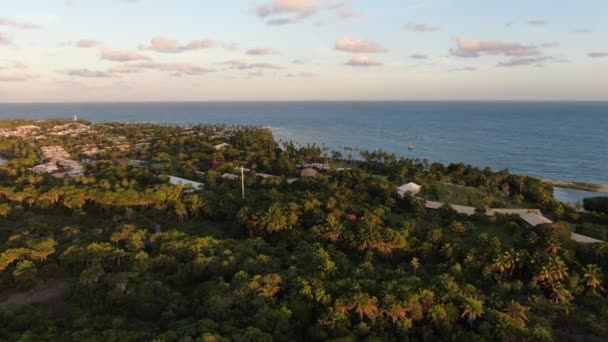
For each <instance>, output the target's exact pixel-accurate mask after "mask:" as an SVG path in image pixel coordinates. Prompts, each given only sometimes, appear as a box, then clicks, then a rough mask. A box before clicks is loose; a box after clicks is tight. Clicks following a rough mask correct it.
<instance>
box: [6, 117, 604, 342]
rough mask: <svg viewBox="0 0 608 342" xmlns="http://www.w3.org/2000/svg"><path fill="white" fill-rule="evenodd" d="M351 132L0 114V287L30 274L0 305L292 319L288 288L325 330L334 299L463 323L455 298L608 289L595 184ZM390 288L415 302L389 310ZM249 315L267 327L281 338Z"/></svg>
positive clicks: (479, 303)
mask: <svg viewBox="0 0 608 342" xmlns="http://www.w3.org/2000/svg"><path fill="white" fill-rule="evenodd" d="M406 148H407V147H406ZM351 150H352V149H350V148H345V149H344V150H342V151H339V150H338V151H327V150H325V149H323V148H321V147H319V146H316V145H297V144H294V143H293V142H289V141H287V142H277V141H275V139H274V136H273V135H272V132H271V131H270V130H268V129H265V128H260V127H247V126H240V127H230V126H224V125H205V124H198V125H170V124H163V125H160V124H151V123H109V122H105V123H91V122H87V121H82V120H81V121H61V120H48V121H34V120H26V121H24V120H15V121H6V122H0V157H1V158H2V160H3V163H2V164H1V165H0V227H2V229H0V241H4V242H0V243H2V244H3V245H2V246H3V247H2V249H0V292H2V291H7V289H8V288H9V287H10V288H19V289H23V290H19V292H17V293H10V294H8V295H6V296H7V297H2V296H0V321H1V320H2V319H4V318H3V317H4V316H3V314H4V312H11V311H4V310H5V309H4V308H9V307H14V306H13V305H14V303H17V304H21V305H26V304H31V305H33V308H34V309H32V310H38V309H37V308H38V307H39V306H40V307H45V305H46V306H48V305H51V307H53V308H55V307H57V306H58V307H64V306H69V307H70V308H71V309H70V310H69V311H67V313H64V314H62V315H64V316H61V315H60V316H59V317H69V316H65V315H73V314H76V313H82V312H85V313H86V315H90V316H88V317H96V316H95V314H94V313H91V311H90V310H92V309H93V308H94V309H95V310H100V311H104V310H112V311H113V312H119V313H120V314H121V315H124V317H129V319H136V320H138V322H140V324H144V325H145V326H146V327H147V331H152V332H153V331H157V330H154V329H155V328H154V324H156V323H155V322H158V321H162V320H163V319H165V318H164V317H169V316H170V317H175V316H171V315H176V312H177V311H176V310H183V312H184V313H183V314H184V315H185V316H184V318H183V319H184V320H188V318H186V317H187V316H188V317H190V316H196V315H200V317H203V318H201V319H200V320H196V321H193V323H192V324H198V323H194V322H199V323H200V321H201V320H205V321H206V322H214V323H209V324H211V327H210V328H205V329H211V330H209V331H219V330H214V329H215V328H213V326H216V327H217V325H215V324H217V323H216V321H215V320H220V318H221V317H223V316H222V312H224V311H231V312H232V315H234V316H236V317H241V316H247V314H246V313H248V315H249V316H252V317H254V319H256V320H258V319H262V317H263V319H264V320H265V322H271V321H273V320H268V319H269V317H283V318H281V319H283V321H284V322H285V323H284V324H293V325H296V324H298V323H296V322H299V321H300V319H294V320H293V321H292V320H291V319H292V318H291V317H292V316H290V315H291V314H287V313H286V312H285V311H282V310H283V309H281V307H282V306H281V305H284V303H287V301H295V302H296V303H298V304H297V306H298V307H302V308H309V309H306V310H305V311H306V312H307V313H306V315H307V316H309V317H317V318H311V319H310V320H309V323H308V324H309V325H310V326H311V327H315V329H319V332H320V334H321V335H323V336H330V335H332V336H339V335H341V334H342V333H341V332H337V331H335V330H333V329H334V328H331V326H328V325H327V324H328V323H327V322H326V321H325V320H326V319H329V317H332V316H331V315H338V316H336V317H339V322H342V323H340V324H343V327H342V328H344V327H347V326H348V327H352V326H360V325H361V324H362V323H365V324H367V323H370V324H372V322H375V323H373V324H380V325H387V326H393V327H394V328H395V329H397V328H398V327H401V326H402V324H405V323H404V322H410V323H408V324H410V326H411V328H412V329H418V328H416V327H421V326H423V325H424V324H437V323H433V322H434V321H433V319H434V318H430V317H431V316H428V315H431V312H434V311H433V310H439V309H433V308H434V307H439V306H441V307H443V306H445V307H446V308H452V309H450V310H451V311H450V312H452V313H448V312H447V311H446V312H445V315H443V314H442V315H443V316H438V317H445V318H443V319H445V320H450V321H452V322H454V324H457V325H456V326H457V327H458V329H460V330H459V331H461V333H462V334H463V335H462V336H464V335H466V334H469V333H470V331H471V329H477V327H478V326H479V325H480V324H485V322H487V323H488V324H492V326H494V325H496V324H497V322H496V321H495V318H494V316H492V315H491V314H488V315H485V314H483V313H482V314H481V315H480V316H475V317H473V316H470V314H469V313H468V312H469V310H472V307H469V306H467V305H469V304H466V303H470V304H471V305H475V307H478V308H479V307H481V308H482V309H483V310H484V311H483V312H486V310H487V312H496V313H500V312H504V310H506V309H505V308H510V307H511V306H513V305H514V306H518V305H520V306H525V307H529V306H530V304H529V300H533V301H534V302H535V303H540V304H538V305H542V306H543V307H546V308H547V310H551V312H559V313H560V315H561V316H560V317H562V319H568V320H571V321H574V320H575V319H578V318H574V317H572V316H570V314H569V312H572V311H570V310H574V309H573V308H582V307H584V306H585V305H588V304H587V303H588V302H587V301H588V300H589V299H593V300H597V302H598V303H602V301H605V298H603V297H601V296H602V293H603V291H604V290H603V286H602V285H601V284H602V282H601V281H600V282H597V281H595V280H597V279H601V277H602V272H603V271H602V270H603V268H605V267H608V264H606V263H605V262H604V261H602V260H608V255H606V254H605V253H606V252H605V251H606V250H605V246H606V242H605V241H607V240H608V236H607V235H608V229H607V227H608V212H606V211H607V209H606V197H602V196H598V197H594V198H589V199H585V200H584V201H583V202H582V203H566V202H561V201H558V200H556V199H555V198H554V195H553V188H552V186H551V185H550V184H547V183H544V182H542V181H541V180H539V179H537V178H533V177H527V176H522V175H515V174H511V173H509V172H508V171H507V170H501V171H497V172H493V171H491V170H489V169H483V170H481V169H478V168H475V167H473V166H470V165H464V164H450V165H442V164H439V163H428V162H426V161H420V160H412V159H405V158H399V159H397V158H396V157H395V156H394V155H392V154H390V153H387V152H384V151H381V150H374V151H361V155H360V157H357V158H350V157H348V158H346V157H344V155H345V154H346V153H347V152H350V151H351ZM598 194H600V193H598ZM1 239H3V240H1ZM603 253H604V254H603ZM556 277H557V278H556ZM560 277H561V278H560ZM567 279H584V280H583V282H580V281H579V282H569V281H568V280H567ZM594 279H595V280H594ZM592 280H594V281H592ZM345 284H346V285H345ZM394 284H410V285H408V287H399V288H395V287H394ZM446 286H447V288H446ZM506 286H509V288H511V290H509V291H499V292H497V293H499V294H498V295H497V296H499V297H500V300H498V301H494V300H490V299H489V298H490V297H489V295H488V294H489V293H490V292H491V291H493V289H494V288H496V287H501V288H502V287H506ZM150 289H155V290H154V292H151V290H150ZM192 291H196V293H198V294H197V295H194V294H193V292H192ZM450 291H451V292H450ZM201 293H202V295H201ZM441 293H451V294H450V295H449V296H442V295H441ZM192 296H199V297H201V298H202V302H201V303H191V304H189V300H186V298H192ZM3 298H7V299H3ZM396 298H401V299H399V300H398V301H396ZM522 298H528V299H522ZM529 298H533V299H529ZM355 300H357V301H363V302H365V303H367V304H365V305H369V307H370V309H369V310H372V311H361V312H362V313H361V314H359V313H358V312H357V310H359V309H356V308H357V305H363V304H353V303H355V302H354V301H355ZM408 301H409V302H408ZM426 301H428V302H429V303H434V304H432V306H431V304H428V308H425V306H424V305H427V304H424V303H425V302H426ZM176 302H179V303H181V304H180V305H179V306H178V307H176V306H175V305H174V304H172V303H176ZM363 302H362V303H363ZM57 303H59V304H57ZM132 303H137V305H133V304H132ZM237 303H248V304H247V305H251V306H252V307H255V309H251V308H250V307H241V306H240V304H237ZM282 303H283V304H282ZM408 303H409V304H408ZM504 303H514V304H508V305H509V306H506V307H505V304H504ZM108 305H110V306H111V308H110V306H108ZM201 305H202V306H203V307H205V310H202V311H201V310H198V309H197V308H198V307H199V306H201ZM395 305H397V306H398V307H403V308H405V307H408V308H409V309H407V310H420V311H422V312H426V313H425V314H424V315H423V314H420V315H418V316H416V315H415V311H407V310H406V309H399V310H406V311H404V312H410V313H408V314H407V315H411V316H407V315H406V316H399V315H398V314H395V316H394V317H393V316H391V315H393V314H392V313H391V312H392V311H390V310H392V309H391V308H393V307H394V306H395ZM142 306H145V307H146V310H144V311H141V310H140V309H139V308H140V307H142ZM216 307H221V310H220V309H218V310H219V311H217V310H216V311H213V310H215V309H213V308H216ZM252 310H253V311H252ZM361 310H363V309H361ZM365 310H368V309H365ZM376 310H377V311H376ZM395 310H397V309H395ZM399 310H397V311H399ZM317 311H318V314H314V312H317ZM380 311H381V312H382V314H380V313H376V312H380ZM91 315H92V316H91ZM268 315H269V316H268ZM276 315H279V316H276ZM281 315H285V316H281ZM404 315H405V314H404ZM529 315H530V316H531V317H534V322H536V323H530V325H527V323H521V322H520V323H518V324H519V325H518V326H519V329H524V330H525V331H529V330H528V329H549V327H550V324H551V323H550V322H551V321H550V319H549V318H547V317H550V316H546V315H545V313H544V312H543V311H530V312H529ZM43 317H46V318H45V320H46V321H44V322H48V321H49V320H50V321H53V319H54V318H50V316H43ZM218 317H220V318H218ZM391 317H393V318H391ZM399 317H402V318H399ZM406 317H409V318H406ZM501 317H502V316H501ZM509 317H510V316H509ZM61 319H65V318H61ZM408 319H409V321H408ZM437 319H439V318H437ZM584 319H585V320H587V321H589V322H593V324H597V322H598V318H597V316H585V318H584ZM460 320H462V322H460ZM2 322H3V321H2ZM44 322H40V323H35V324H41V325H44V324H48V323H44ZM141 322H143V323H141ZM249 322H250V321H249V320H248V319H243V320H242V321H238V322H236V323H235V324H236V326H235V327H233V328H231V329H233V332H230V333H229V334H232V336H242V335H240V334H244V332H243V331H246V329H247V328H246V325H247V324H249ZM429 322H430V323H429ZM437 322H440V321H437ZM469 322H471V323H469ZM522 322H524V321H522ZM206 324H207V323H206ZM261 326H265V328H264V330H259V331H256V334H258V335H259V336H265V338H262V340H264V339H266V340H272V338H270V336H276V337H278V339H279V340H290V338H287V339H284V338H282V337H281V335H276V331H277V329H278V328H277V326H276V325H274V324H270V325H264V324H262V325H261ZM342 328H341V329H342ZM243 329H245V330H243ZM357 329H358V328H357ZM391 329H392V328H391ZM399 329H400V328H399ZM408 329H409V328H408ZM524 330H522V331H524ZM218 333H219V332H218ZM224 334H228V333H226V332H224ZM315 334H317V333H315ZM144 335H145V336H152V335H150V334H148V333H146V334H144ZM0 336H2V328H0ZM125 336H126V335H125ZM142 336H143V335H142ZM315 336H316V335H315ZM420 336H422V335H420ZM43 340H44V338H43ZM119 340H120V338H119ZM237 340H239V339H238V338H237ZM243 340H244V341H245V340H247V339H243ZM253 340H257V339H255V338H254V339H253ZM313 340H314V339H313ZM321 340H322V339H321Z"/></svg>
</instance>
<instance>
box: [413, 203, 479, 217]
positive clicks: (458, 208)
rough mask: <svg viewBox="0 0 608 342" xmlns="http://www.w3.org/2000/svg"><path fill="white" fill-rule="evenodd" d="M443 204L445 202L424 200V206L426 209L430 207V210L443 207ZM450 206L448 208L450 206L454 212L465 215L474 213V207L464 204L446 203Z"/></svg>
mask: <svg viewBox="0 0 608 342" xmlns="http://www.w3.org/2000/svg"><path fill="white" fill-rule="evenodd" d="M444 205H446V203H443V202H435V201H426V202H425V203H424V207H425V208H427V209H431V210H437V209H439V208H441V207H443V206H444ZM447 205H449V206H450V208H452V209H453V210H454V211H455V212H457V213H459V214H463V215H467V216H471V215H473V214H475V207H467V206H464V205H457V204H447Z"/></svg>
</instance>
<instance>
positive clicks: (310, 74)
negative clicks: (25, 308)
mask: <svg viewBox="0 0 608 342" xmlns="http://www.w3.org/2000/svg"><path fill="white" fill-rule="evenodd" d="M300 76H301V77H317V76H319V74H317V73H316V72H310V71H308V72H307V71H305V72H301V73H300Z"/></svg>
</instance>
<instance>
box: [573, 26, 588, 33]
mask: <svg viewBox="0 0 608 342" xmlns="http://www.w3.org/2000/svg"><path fill="white" fill-rule="evenodd" d="M574 33H591V30H590V29H588V28H584V27H582V28H577V29H574Z"/></svg>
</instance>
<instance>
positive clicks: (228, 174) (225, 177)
mask: <svg viewBox="0 0 608 342" xmlns="http://www.w3.org/2000/svg"><path fill="white" fill-rule="evenodd" d="M222 178H224V179H232V180H236V179H239V176H237V175H233V174H232V173H224V174H223V175H222Z"/></svg>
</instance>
